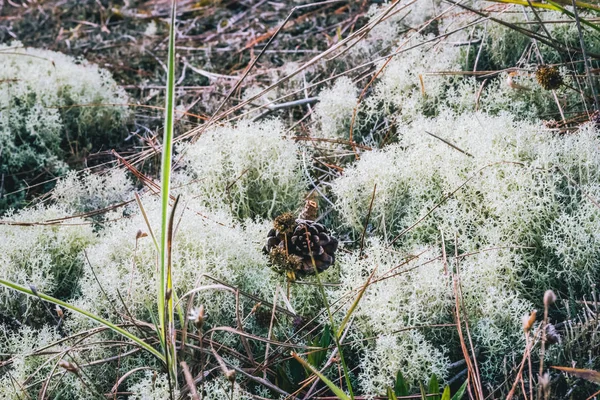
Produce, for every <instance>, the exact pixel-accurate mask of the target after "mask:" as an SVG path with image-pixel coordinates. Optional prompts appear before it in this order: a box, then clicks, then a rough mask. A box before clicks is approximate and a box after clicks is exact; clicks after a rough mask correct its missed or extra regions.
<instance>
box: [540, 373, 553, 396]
mask: <svg viewBox="0 0 600 400" xmlns="http://www.w3.org/2000/svg"><path fill="white" fill-rule="evenodd" d="M538 383H539V385H540V387H541V388H542V390H543V391H544V393H547V392H548V389H550V374H549V373H547V372H546V373H545V374H544V375H542V376H540V377H539V378H538ZM546 398H547V397H546Z"/></svg>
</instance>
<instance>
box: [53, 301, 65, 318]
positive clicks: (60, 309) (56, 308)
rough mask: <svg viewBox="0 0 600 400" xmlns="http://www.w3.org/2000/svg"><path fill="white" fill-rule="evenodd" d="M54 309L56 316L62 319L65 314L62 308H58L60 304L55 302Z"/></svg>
mask: <svg viewBox="0 0 600 400" xmlns="http://www.w3.org/2000/svg"><path fill="white" fill-rule="evenodd" d="M54 309H55V310H56V315H58V318H61V319H62V317H63V316H64V315H65V314H64V313H63V310H62V308H60V306H59V305H58V304H57V305H56V306H55V307H54Z"/></svg>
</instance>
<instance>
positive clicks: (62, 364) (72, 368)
mask: <svg viewBox="0 0 600 400" xmlns="http://www.w3.org/2000/svg"><path fill="white" fill-rule="evenodd" d="M58 366H59V367H61V368H63V369H64V370H65V371H68V372H70V373H72V374H75V375H77V374H79V368H77V366H76V365H75V364H73V363H72V362H69V361H66V360H60V361H59V362H58Z"/></svg>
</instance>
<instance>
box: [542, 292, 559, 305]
mask: <svg viewBox="0 0 600 400" xmlns="http://www.w3.org/2000/svg"><path fill="white" fill-rule="evenodd" d="M555 301H556V294H555V293H554V292H553V291H552V290H550V289H548V290H546V293H544V306H545V307H546V308H548V307H550V306H551V305H552V304H554V302H555Z"/></svg>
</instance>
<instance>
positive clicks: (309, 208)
mask: <svg viewBox="0 0 600 400" xmlns="http://www.w3.org/2000/svg"><path fill="white" fill-rule="evenodd" d="M318 210H319V203H317V202H316V201H314V200H311V199H307V200H306V201H305V202H304V208H303V209H302V211H301V212H300V215H299V216H298V218H300V219H306V220H309V221H314V220H316V219H317V212H318Z"/></svg>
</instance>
